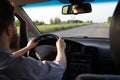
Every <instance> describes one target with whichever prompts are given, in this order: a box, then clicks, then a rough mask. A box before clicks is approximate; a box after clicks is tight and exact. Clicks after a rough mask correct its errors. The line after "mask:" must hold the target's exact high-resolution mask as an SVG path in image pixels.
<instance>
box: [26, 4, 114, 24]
mask: <svg viewBox="0 0 120 80" xmlns="http://www.w3.org/2000/svg"><path fill="white" fill-rule="evenodd" d="M57 4H59V3H56V6H54V7H53V6H44V7H41V6H42V5H44V3H42V4H41V6H39V7H38V6H35V5H36V4H35V5H34V7H33V5H32V6H31V5H28V6H25V7H24V10H25V11H26V12H27V14H28V15H29V16H30V18H31V19H32V20H34V21H35V20H39V21H44V22H45V23H47V24H49V21H50V19H51V18H52V19H54V18H55V17H58V18H60V19H61V20H62V21H67V20H71V19H72V20H73V19H77V20H82V21H88V20H92V21H93V22H95V23H102V22H106V21H107V18H108V17H109V16H112V14H113V12H114V9H115V7H116V3H115V2H109V3H107V4H105V3H104V4H103V3H92V12H91V13H86V14H79V15H62V13H61V10H62V6H60V5H58V6H57ZM38 5H39V4H38ZM49 5H52V3H51V2H50V3H49Z"/></svg>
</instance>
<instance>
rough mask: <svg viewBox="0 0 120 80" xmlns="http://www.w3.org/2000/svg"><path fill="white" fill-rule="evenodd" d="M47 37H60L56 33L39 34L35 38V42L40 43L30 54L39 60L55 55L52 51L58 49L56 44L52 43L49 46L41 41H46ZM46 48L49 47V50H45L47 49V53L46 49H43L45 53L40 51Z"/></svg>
mask: <svg viewBox="0 0 120 80" xmlns="http://www.w3.org/2000/svg"><path fill="white" fill-rule="evenodd" d="M46 39H55V40H56V41H57V40H58V39H59V37H58V36H57V35H54V34H43V35H40V36H38V37H37V38H35V40H34V41H35V42H38V45H37V46H36V47H35V48H33V49H31V50H30V51H29V56H31V57H33V58H35V59H37V60H43V59H47V58H50V57H51V56H53V55H55V54H54V53H52V52H55V51H56V48H55V47H54V46H52V45H49V46H48V45H46V44H44V43H42V42H41V41H44V40H46ZM40 43H42V45H43V46H41V45H40ZM53 45H54V44H53ZM46 48H47V49H48V50H45V51H47V52H46V53H45V52H44V51H43V54H41V53H39V51H40V50H41V49H42V50H44V49H46ZM42 50H41V51H42ZM50 53H51V54H50ZM51 58H52V57H51ZM49 60H52V59H49Z"/></svg>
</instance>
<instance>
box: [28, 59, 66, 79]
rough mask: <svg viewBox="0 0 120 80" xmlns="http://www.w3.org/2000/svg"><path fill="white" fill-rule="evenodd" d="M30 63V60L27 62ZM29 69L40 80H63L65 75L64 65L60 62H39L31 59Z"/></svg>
mask: <svg viewBox="0 0 120 80" xmlns="http://www.w3.org/2000/svg"><path fill="white" fill-rule="evenodd" d="M27 61H28V60H27ZM27 64H28V65H29V67H30V68H31V70H32V73H31V74H33V75H34V76H36V78H39V79H38V80H61V78H62V75H63V73H64V65H63V63H61V62H58V61H37V60H35V59H29V61H28V63H27Z"/></svg>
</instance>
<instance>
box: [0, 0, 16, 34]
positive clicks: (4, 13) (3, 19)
mask: <svg viewBox="0 0 120 80" xmlns="http://www.w3.org/2000/svg"><path fill="white" fill-rule="evenodd" d="M14 15H15V13H14V5H13V3H11V2H10V0H0V36H1V35H2V33H3V31H4V30H5V29H6V28H7V27H8V25H9V24H13V23H14V20H15V19H14Z"/></svg>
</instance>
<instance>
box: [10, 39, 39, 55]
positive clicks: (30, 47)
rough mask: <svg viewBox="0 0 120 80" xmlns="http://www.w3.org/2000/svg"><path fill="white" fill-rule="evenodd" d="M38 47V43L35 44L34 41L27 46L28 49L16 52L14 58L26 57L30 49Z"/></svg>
mask: <svg viewBox="0 0 120 80" xmlns="http://www.w3.org/2000/svg"><path fill="white" fill-rule="evenodd" d="M36 45H37V42H34V39H32V40H30V41H29V42H28V44H27V46H26V47H24V48H22V49H20V50H18V51H15V52H13V53H12V54H13V56H14V57H18V56H22V55H24V54H25V53H26V52H27V51H29V50H30V49H32V48H33V47H35V46H36Z"/></svg>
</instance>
